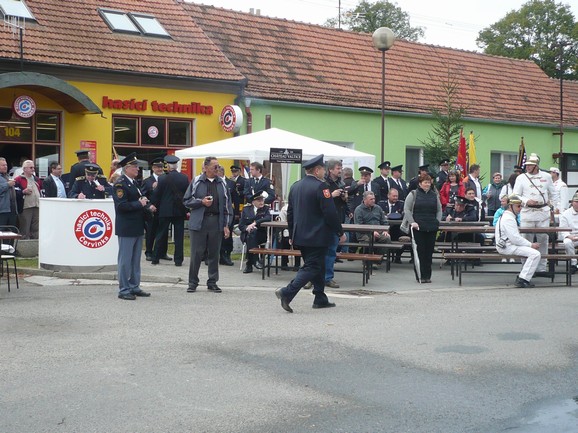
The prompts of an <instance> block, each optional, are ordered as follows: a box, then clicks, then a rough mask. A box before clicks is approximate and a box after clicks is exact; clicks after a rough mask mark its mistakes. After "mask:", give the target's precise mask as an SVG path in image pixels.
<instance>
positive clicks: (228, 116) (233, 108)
mask: <svg viewBox="0 0 578 433" xmlns="http://www.w3.org/2000/svg"><path fill="white" fill-rule="evenodd" d="M219 122H220V123H221V127H222V128H223V130H224V131H226V132H238V131H239V129H241V124H242V123H243V112H242V111H241V108H240V107H239V106H238V105H225V107H223V110H222V111H221V116H220V117H219Z"/></svg>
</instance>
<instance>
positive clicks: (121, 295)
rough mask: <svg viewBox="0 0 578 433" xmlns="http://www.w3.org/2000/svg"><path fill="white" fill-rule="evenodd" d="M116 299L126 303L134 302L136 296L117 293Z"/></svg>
mask: <svg viewBox="0 0 578 433" xmlns="http://www.w3.org/2000/svg"><path fill="white" fill-rule="evenodd" d="M118 298H119V299H124V300H126V301H134V300H135V299H136V296H135V295H133V294H132V293H119V294H118Z"/></svg>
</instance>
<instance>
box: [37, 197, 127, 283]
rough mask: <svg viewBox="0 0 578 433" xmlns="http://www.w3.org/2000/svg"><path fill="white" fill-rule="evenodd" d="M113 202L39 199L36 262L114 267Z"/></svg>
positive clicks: (69, 267) (82, 268)
mask: <svg viewBox="0 0 578 433" xmlns="http://www.w3.org/2000/svg"><path fill="white" fill-rule="evenodd" d="M114 221H115V213H114V202H113V200H112V199H111V198H110V199H102V200H98V199H97V200H78V199H64V198H41V199H40V229H39V241H38V263H39V265H40V267H41V268H43V269H50V270H57V271H76V272H98V271H103V270H105V271H109V270H115V269H116V267H117V256H118V239H117V237H116V235H115V234H114Z"/></svg>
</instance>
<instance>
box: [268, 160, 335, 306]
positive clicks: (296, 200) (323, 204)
mask: <svg viewBox="0 0 578 433" xmlns="http://www.w3.org/2000/svg"><path fill="white" fill-rule="evenodd" d="M303 168H304V169H305V171H306V173H307V175H306V176H305V177H304V178H303V179H301V180H300V181H298V182H296V183H295V184H293V186H292V187H291V191H290V192H289V207H288V209H287V224H288V226H289V237H290V239H291V241H292V244H293V245H296V246H298V247H299V248H300V250H301V255H302V257H303V261H304V264H303V266H302V267H301V268H300V269H299V271H298V272H297V275H296V276H295V279H293V280H292V281H291V282H290V283H289V284H288V285H287V286H286V287H282V288H279V289H277V290H275V295H276V296H277V298H278V299H280V300H281V307H282V308H283V309H284V310H285V311H287V312H289V313H292V312H293V309H292V308H291V307H290V306H289V304H290V303H291V301H292V300H293V298H294V297H295V296H296V295H297V293H298V292H299V290H301V288H302V287H303V286H304V285H305V284H306V283H307V282H308V281H311V282H313V294H314V295H315V299H314V300H313V308H328V307H335V304H334V303H332V302H329V299H327V295H326V294H325V269H324V268H325V260H324V259H325V254H326V253H327V247H328V246H329V245H330V244H331V242H332V239H333V236H335V234H337V235H338V236H339V237H340V238H341V239H340V240H341V242H343V241H344V240H345V235H344V234H343V228H342V227H341V223H340V222H339V217H338V216H337V210H336V209H335V203H334V202H333V199H332V198H331V192H330V191H329V188H328V187H327V184H326V183H325V182H324V178H325V167H324V165H323V155H319V156H316V157H315V158H313V159H310V160H309V161H307V162H305V163H303Z"/></svg>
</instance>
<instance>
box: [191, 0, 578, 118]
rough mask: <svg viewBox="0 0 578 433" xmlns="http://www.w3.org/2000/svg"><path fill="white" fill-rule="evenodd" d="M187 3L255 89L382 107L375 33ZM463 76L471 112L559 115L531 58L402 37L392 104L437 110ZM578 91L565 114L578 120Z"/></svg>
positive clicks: (550, 83) (553, 86)
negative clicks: (445, 86)
mask: <svg viewBox="0 0 578 433" xmlns="http://www.w3.org/2000/svg"><path fill="white" fill-rule="evenodd" d="M183 7H184V8H185V9H186V11H188V13H190V14H191V16H192V17H193V19H194V20H195V22H196V23H197V24H198V25H199V26H200V27H201V28H202V29H203V30H204V31H205V33H206V34H207V35H208V36H209V37H210V38H211V39H212V40H213V41H214V42H215V43H216V44H217V46H219V48H220V49H221V50H222V51H223V52H224V53H225V55H226V56H227V57H228V58H229V59H230V60H231V62H232V63H233V64H234V65H235V66H236V67H237V68H238V69H239V70H240V71H241V72H242V73H243V74H244V75H245V76H246V77H247V78H248V85H247V88H246V94H247V95H248V96H253V97H259V98H264V99H272V100H279V101H297V102H303V103H314V104H326V105H337V106H348V107H359V108H370V109H380V108H381V54H380V52H379V51H377V50H376V49H375V48H374V47H373V43H372V40H371V35H369V34H359V33H353V32H346V31H342V30H337V29H330V28H325V27H322V26H317V25H311V24H304V23H299V22H294V21H288V20H284V19H277V18H269V17H264V16H256V15H252V14H247V13H242V12H235V11H231V10H227V9H221V8H215V7H212V6H205V5H200V4H194V3H184V4H183ZM448 73H449V74H450V75H451V76H453V77H455V79H456V80H457V83H458V85H459V99H458V101H459V104H461V105H463V106H464V107H466V109H467V110H466V116H467V117H472V118H483V119H495V120H498V121H499V120H502V121H516V122H530V123H551V124H557V123H558V119H559V99H558V98H559V91H558V87H557V86H558V84H557V82H556V81H555V80H551V79H549V78H548V77H547V76H546V75H545V74H544V73H543V72H542V71H541V70H540V68H539V67H538V66H537V65H536V64H535V63H534V62H531V61H525V60H514V59H509V58H504V57H497V56H489V55H484V54H479V53H474V52H468V51H461V50H456V49H451V48H443V47H438V46H432V45H426V44H421V43H415V42H408V41H403V40H397V41H396V42H395V44H394V46H393V47H392V48H391V49H390V50H389V51H388V52H387V53H386V109H387V110H393V111H401V112H413V113H429V112H430V110H431V108H433V107H436V106H437V107H439V106H440V103H439V100H438V98H440V97H443V92H442V87H441V83H442V82H443V81H444V80H446V81H447V78H448ZM577 101H578V98H571V97H568V98H567V101H566V103H565V110H566V117H567V118H569V119H570V118H571V119H574V123H577V119H578V102H577Z"/></svg>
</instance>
